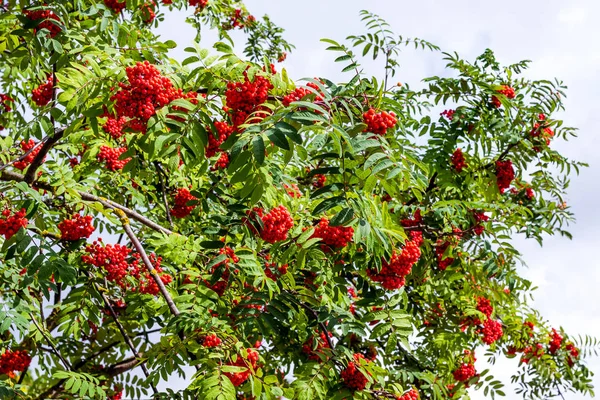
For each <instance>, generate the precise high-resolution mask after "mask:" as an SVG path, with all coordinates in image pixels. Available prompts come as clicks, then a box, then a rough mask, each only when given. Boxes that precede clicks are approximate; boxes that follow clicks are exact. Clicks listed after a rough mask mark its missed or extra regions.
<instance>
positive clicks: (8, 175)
mask: <svg viewBox="0 0 600 400" xmlns="http://www.w3.org/2000/svg"><path fill="white" fill-rule="evenodd" d="M0 180H2V181H14V182H24V181H25V177H24V176H23V175H21V174H17V173H16V172H9V171H2V174H1V175H0ZM31 186H32V187H33V188H36V189H43V190H47V191H49V192H52V191H53V190H54V188H53V187H52V186H50V185H48V184H47V183H43V182H33V183H31ZM77 193H78V194H79V196H81V198H82V199H83V200H86V201H95V202H98V203H100V204H102V205H103V206H104V207H106V208H109V209H111V210H117V209H118V210H121V211H123V213H125V215H127V216H128V217H129V218H131V219H133V220H135V221H138V222H139V223H141V224H143V225H146V226H147V227H149V228H152V229H154V230H156V231H158V232H163V233H166V234H167V235H173V234H174V232H173V231H171V230H169V229H167V228H164V227H162V226H160V225H159V224H157V223H155V222H153V221H151V220H149V219H148V218H146V217H144V216H143V215H141V214H139V213H137V212H135V211H133V210H131V209H130V208H127V207H125V206H123V205H121V204H119V203H116V202H114V201H112V200H109V199H106V198H101V197H98V196H94V195H93V194H90V193H87V192H82V191H77Z"/></svg>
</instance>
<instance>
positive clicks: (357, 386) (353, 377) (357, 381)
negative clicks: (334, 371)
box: [340, 353, 369, 391]
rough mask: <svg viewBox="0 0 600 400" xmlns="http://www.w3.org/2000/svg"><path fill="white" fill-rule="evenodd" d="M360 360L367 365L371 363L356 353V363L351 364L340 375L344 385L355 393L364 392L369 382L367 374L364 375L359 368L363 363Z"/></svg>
mask: <svg viewBox="0 0 600 400" xmlns="http://www.w3.org/2000/svg"><path fill="white" fill-rule="evenodd" d="M360 360H365V361H366V362H367V363H369V361H368V360H366V359H365V356H363V355H362V354H360V353H356V354H354V361H351V362H349V363H348V367H346V369H344V370H343V371H342V372H341V373H340V377H341V378H342V381H343V382H344V385H346V387H347V388H348V389H350V390H353V391H356V390H363V389H364V388H365V387H366V386H367V383H368V381H369V380H368V379H367V377H366V376H365V374H363V373H362V371H360V369H359V368H358V366H359V365H360V363H361V361H360Z"/></svg>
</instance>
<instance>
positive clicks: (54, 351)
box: [29, 313, 71, 371]
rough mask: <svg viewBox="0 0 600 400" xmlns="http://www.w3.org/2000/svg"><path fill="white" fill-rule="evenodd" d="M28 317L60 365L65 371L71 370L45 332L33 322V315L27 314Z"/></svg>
mask: <svg viewBox="0 0 600 400" xmlns="http://www.w3.org/2000/svg"><path fill="white" fill-rule="evenodd" d="M29 316H30V317H31V321H32V322H33V324H34V325H35V327H36V328H37V330H38V331H40V333H41V334H42V336H43V337H44V339H46V341H47V342H48V344H49V345H50V347H51V348H52V352H53V353H54V354H55V355H56V356H57V357H58V358H59V359H60V361H62V363H63V365H64V366H65V368H66V369H67V371H70V370H71V364H69V362H68V361H67V360H65V359H64V358H63V356H62V355H61V354H60V352H59V351H58V349H57V348H56V346H54V343H52V340H50V338H49V337H48V335H46V332H44V330H43V329H42V327H41V326H40V325H39V324H38V323H37V321H36V320H35V317H34V316H33V314H31V313H29Z"/></svg>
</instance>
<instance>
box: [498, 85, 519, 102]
mask: <svg viewBox="0 0 600 400" xmlns="http://www.w3.org/2000/svg"><path fill="white" fill-rule="evenodd" d="M498 93H500V94H503V95H504V96H506V97H507V98H509V99H514V98H515V96H516V93H515V89H514V88H512V87H510V86H508V85H502V88H501V89H499V90H498Z"/></svg>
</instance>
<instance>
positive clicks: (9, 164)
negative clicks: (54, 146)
mask: <svg viewBox="0 0 600 400" xmlns="http://www.w3.org/2000/svg"><path fill="white" fill-rule="evenodd" d="M46 140H48V136H46V137H45V138H43V139H42V140H40V141H39V142H38V143H36V144H35V146H33V147H32V148H30V149H29V150H27V151H26V152H25V154H23V155H21V156H20V157H19V158H15V159H14V160H12V161H9V162H7V163H6V164H4V165H0V171H2V170H3V169H4V168H7V167H10V166H11V165H13V164H14V163H16V162H18V161H23V160H24V159H25V158H27V156H28V155H30V154H31V153H33V152H34V151H35V149H37V148H38V147H40V146H41V145H42V144H44V142H45V141H46Z"/></svg>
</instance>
